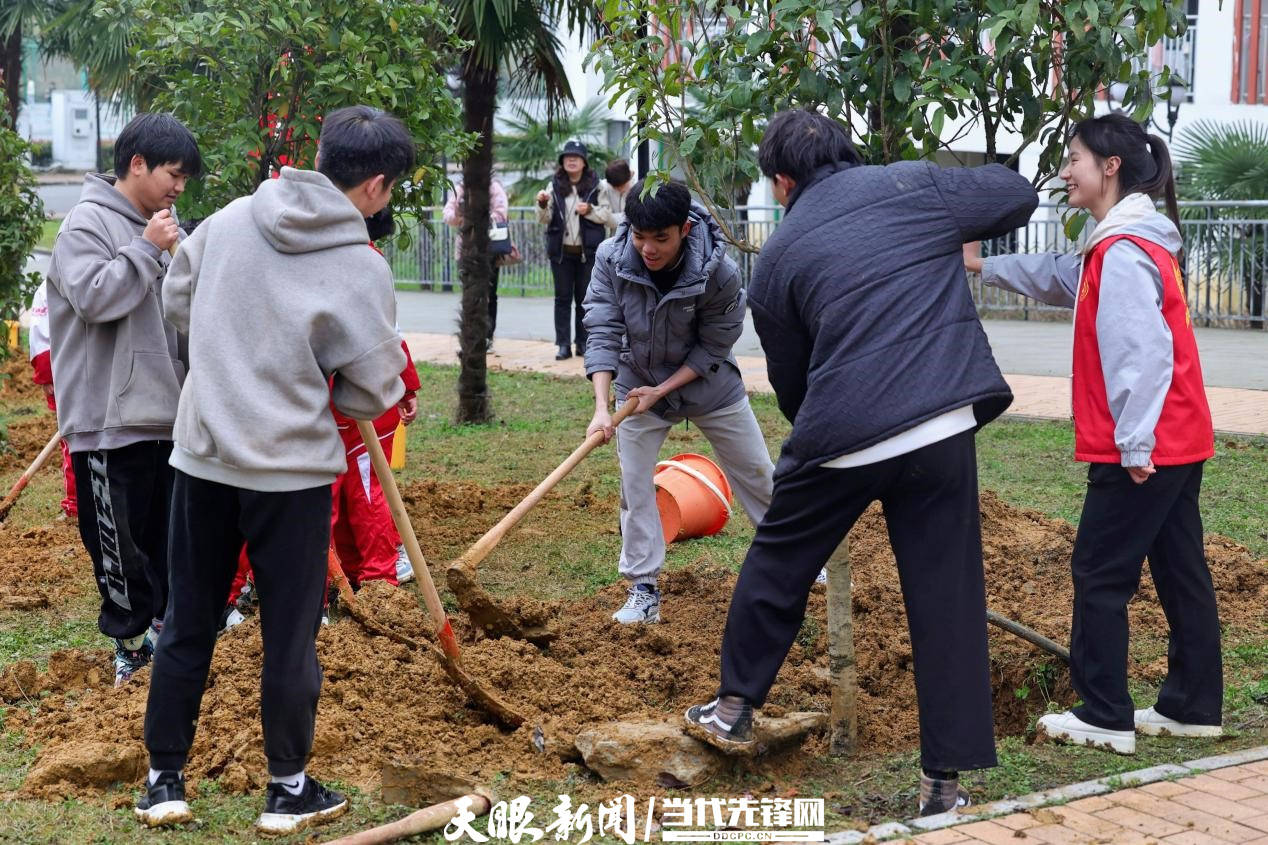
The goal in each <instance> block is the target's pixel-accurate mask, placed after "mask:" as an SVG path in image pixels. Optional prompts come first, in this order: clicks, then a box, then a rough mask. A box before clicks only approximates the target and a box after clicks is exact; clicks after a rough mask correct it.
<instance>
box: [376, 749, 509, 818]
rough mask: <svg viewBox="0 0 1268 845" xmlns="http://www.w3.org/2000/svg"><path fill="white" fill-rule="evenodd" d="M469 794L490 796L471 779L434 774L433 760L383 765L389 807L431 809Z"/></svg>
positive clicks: (386, 799) (384, 785) (443, 773)
mask: <svg viewBox="0 0 1268 845" xmlns="http://www.w3.org/2000/svg"><path fill="white" fill-rule="evenodd" d="M471 794H481V795H487V794H489V792H488V790H487V789H485V788H484V787H483V786H481V785H480V784H479V783H477V782H476V781H475V779H474V778H469V777H463V776H461V775H455V774H451V773H449V772H445V771H439V770H437V769H436V761H435V760H430V759H427V758H424V757H409V758H398V759H395V760H389V761H387V762H385V763H384V764H383V800H384V801H385V802H387V803H389V804H404V805H406V806H409V807H430V806H431V805H432V804H439V803H441V802H442V801H451V800H453V799H454V798H461V797H462V796H464V795H471ZM490 800H492V796H490Z"/></svg>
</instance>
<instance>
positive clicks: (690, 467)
mask: <svg viewBox="0 0 1268 845" xmlns="http://www.w3.org/2000/svg"><path fill="white" fill-rule="evenodd" d="M652 480H653V482H654V483H655V485H656V509H657V510H659V511H660V526H661V528H662V529H663V531H664V532H665V542H666V543H673V542H674V541H676V540H690V539H691V538H692V537H708V536H710V535H711V534H717V533H718V532H719V531H721V530H722V526H724V525H726V521H727V519H728V518H730V516H731V485H730V484H729V483H728V482H727V480H726V475H725V474H723V472H722V470H721V468H720V467H719V466H718V465H717V464H715V463H714V462H713V461H711V460H709V459H708V458H706V457H705V456H704V455H695V454H692V453H686V454H682V455H674V456H673V457H672V458H670V459H669V460H667V461H661V462H660V463H658V464H656V475H655V476H654V477H653V479H652Z"/></svg>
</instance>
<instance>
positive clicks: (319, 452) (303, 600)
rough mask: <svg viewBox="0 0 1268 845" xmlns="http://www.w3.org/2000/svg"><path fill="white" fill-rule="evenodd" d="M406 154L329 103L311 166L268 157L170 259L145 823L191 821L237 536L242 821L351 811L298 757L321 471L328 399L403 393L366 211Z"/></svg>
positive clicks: (387, 290)
mask: <svg viewBox="0 0 1268 845" xmlns="http://www.w3.org/2000/svg"><path fill="white" fill-rule="evenodd" d="M413 161H414V142H413V139H412V138H411V137H410V135H409V133H408V132H407V131H406V129H405V127H404V125H403V124H401V122H400V121H399V120H397V119H396V118H394V117H392V116H391V115H388V114H386V113H384V112H382V111H378V110H377V109H371V108H367V107H364V106H353V107H351V108H346V109H341V110H339V111H336V112H334V113H333V114H330V115H328V116H327V117H326V120H325V121H324V123H323V125H322V132H321V138H320V141H319V148H318V154H317V170H316V171H310V170H295V169H292V168H289V167H285V168H283V169H282V172H281V178H279V179H271V180H268V181H266V182H264V183H263V184H262V185H260V187H259V188H257V189H256V192H255V193H254V194H253V195H252V196H249V197H242V198H241V199H238V200H235V201H234V202H232V203H230V204H229V205H228V206H226V207H225V208H224V209H222V210H220V211H219V212H217V213H215V214H213V215H212V216H211V217H209V218H208V219H207V220H205V221H204V222H203V223H202V224H201V225H200V226H199V227H198V228H197V229H196V230H195V231H194V234H193V235H192V236H191V237H190V239H189V240H188V241H187V242H186V243H185V245H184V246H183V247H182V249H181V250H180V252H179V253H178V254H177V257H176V259H175V261H174V262H173V266H172V271H171V273H170V274H169V276H168V279H167V282H166V284H165V285H164V290H163V293H164V306H165V313H166V315H167V318H168V319H169V320H170V321H171V322H172V323H173V324H174V325H175V326H176V327H177V328H179V329H181V330H182V331H185V332H187V333H188V335H189V344H190V348H189V359H190V371H189V376H188V377H187V378H186V381H185V387H184V390H183V391H182V393H181V399H180V410H179V413H178V414H177V417H176V445H175V448H174V449H173V452H172V466H173V467H175V468H176V481H175V492H174V495H173V502H172V538H171V547H172V560H173V564H172V569H171V597H170V600H169V603H168V608H167V617H166V619H165V622H164V631H163V637H162V639H161V640H160V641H159V646H158V650H157V652H156V653H155V656H154V671H153V675H152V676H151V679H150V696H149V703H148V705H147V707H146V713H145V743H146V747H147V748H148V750H149V752H150V766H151V769H150V776H149V779H148V781H147V784H146V786H147V794H146V795H144V796H142V798H141V799H140V801H139V802H138V803H137V807H136V814H137V816H138V818H140V819H141V821H143V822H144V823H145V824H147V825H149V826H151V827H153V826H159V825H170V824H176V823H179V822H182V821H186V820H188V819H189V818H191V817H192V815H191V813H190V810H189V806H188V805H187V804H186V803H185V782H184V777H183V775H182V769H183V768H184V765H185V761H186V758H187V757H188V754H189V749H190V747H191V745H192V744H193V740H194V730H195V725H196V723H197V719H198V711H199V707H200V705H201V702H202V695H203V688H204V686H205V685H206V682H207V672H208V669H209V667H210V664H211V657H212V651H213V650H214V648H215V644H216V631H217V628H218V627H219V622H220V616H221V613H222V611H223V610H224V606H225V598H226V596H227V595H228V593H229V585H230V582H231V581H232V579H233V576H234V573H235V571H236V568H237V560H238V553H239V551H240V550H241V549H242V545H243V543H244V542H245V543H246V547H247V551H248V553H249V554H250V558H251V565H252V569H253V571H254V574H255V586H256V590H257V593H258V595H259V599H260V620H261V634H262V636H263V640H264V667H263V673H262V678H261V695H260V707H261V718H262V721H263V724H264V753H265V757H266V758H267V760H268V768H269V774H270V775H271V782H270V783H269V786H268V790H267V793H266V800H265V808H264V813H263V814H262V815H261V816H260V818H259V821H258V822H257V825H258V827H259V828H260V829H261V831H263V832H265V833H271V834H286V833H291V832H293V831H295V830H297V829H298V828H299V827H301V826H304V825H306V824H308V823H310V822H314V821H317V820H322V819H328V818H334V817H335V816H337V815H340V814H341V813H343V812H344V810H346V809H347V806H348V804H347V800H346V799H345V798H344V796H342V795H340V794H339V793H337V792H334V791H332V790H329V789H326V788H325V787H323V786H322V785H321V784H320V783H318V782H317V781H316V780H315V779H314V778H311V777H307V776H306V775H305V772H304V766H305V763H306V762H307V760H308V755H309V753H310V752H311V750H312V743H313V726H314V720H315V717H316V714H317V698H318V695H319V693H320V690H321V667H320V666H319V665H318V663H317V652H316V642H315V641H316V636H317V629H318V626H319V624H320V619H321V610H322V601H323V598H324V597H325V592H326V556H327V549H328V548H329V545H330V508H331V492H330V491H331V483H332V482H333V481H334V480H335V476H337V475H339V474H340V473H342V472H343V471H344V470H345V469H346V461H345V454H344V447H343V443H342V441H341V440H340V437H339V432H338V429H337V428H336V425H335V420H334V418H333V417H332V416H331V415H330V407H329V406H330V402H331V401H332V400H333V402H334V405H335V407H336V408H337V409H339V410H340V411H341V412H343V413H344V414H346V415H348V416H350V417H353V418H356V419H374V418H375V417H377V416H379V415H380V414H382V413H383V412H384V411H385V410H387V409H388V408H389V407H391V406H392V405H393V404H394V403H397V402H399V401H400V400H401V398H402V394H403V387H402V384H401V378H400V373H401V370H402V368H404V366H405V356H404V353H403V352H402V350H401V341H400V338H399V337H398V336H397V333H396V329H395V322H396V303H395V299H394V294H393V289H392V276H391V271H390V270H389V268H388V266H387V263H386V262H385V261H384V259H383V257H382V256H381V255H380V254H378V253H377V252H376V251H375V250H373V249H371V247H370V244H369V236H368V234H367V230H366V223H365V218H367V217H369V216H371V215H373V214H375V213H376V212H378V211H380V210H381V209H383V208H384V207H385V206H386V205H387V203H388V200H389V199H390V198H391V194H392V184H393V182H394V181H395V180H396V179H397V178H398V177H399V176H400V175H401V174H402V173H406V172H408V171H409V170H410V168H411V167H412V166H413ZM332 376H333V389H332V388H331V387H329V386H328V385H329V380H330V379H331V377H332Z"/></svg>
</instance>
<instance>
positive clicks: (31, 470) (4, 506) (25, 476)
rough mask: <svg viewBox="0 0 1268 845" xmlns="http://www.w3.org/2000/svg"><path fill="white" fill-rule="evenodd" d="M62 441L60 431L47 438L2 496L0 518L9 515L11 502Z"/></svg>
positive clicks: (20, 493)
mask: <svg viewBox="0 0 1268 845" xmlns="http://www.w3.org/2000/svg"><path fill="white" fill-rule="evenodd" d="M61 442H62V433H61V432H60V431H55V432H53V436H52V437H51V438H49V441H48V443H46V444H44V448H43V449H41V450H40V453H39V454H38V455H36V456H35V460H34V461H32V462H31V465H30V466H29V467H27V468H26V472H24V473H22V476H21V477H20V478H19V479H18V480H17V481H16V482H14V484H13V487H12V488H10V490H9V495H7V496H5V497H4V501H2V502H0V519H4V518H5V517H6V516H8V515H9V509H10V508H11V507H13V503H14V502H16V501H17V500H18V496H20V495H22V491H23V490H25V489H26V485H27V484H28V483H29V482H30V481H31V478H32V477H34V475H35V474H36V473H37V472H39V471H40V467H42V466H44V464H45V462H46V461H48V458H49V456H50V455H52V454H53V452H54V451H55V450H56V449H57V446H58V444H59V443H61Z"/></svg>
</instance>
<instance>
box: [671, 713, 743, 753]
mask: <svg viewBox="0 0 1268 845" xmlns="http://www.w3.org/2000/svg"><path fill="white" fill-rule="evenodd" d="M688 712H690V711H688ZM683 718H684V719H685V720H686V722H687V726H686V731H687V735H688V736H690V737H693V738H695V739H698V740H700V741H701V742H703V743H704V744H705V745H708V746H711V747H713V748H716V749H717V750H719V751H721V752H722V753H723V754H727V755H729V756H732V757H752V756H753V755H754V754H756V753H757V740H755V739H750V740H748V741H747V742H740V741H738V740H734V739H727V738H726V737H721V736H718V735H717V734H715V733H714V732H713V731H711V730H709V729H708V728H706V727H705V726H704V725H701V724H698V723H697V722H694V721H692V719H691V717H690V716H687V715H686V714H685V713H684V714H683Z"/></svg>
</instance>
